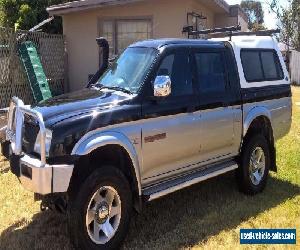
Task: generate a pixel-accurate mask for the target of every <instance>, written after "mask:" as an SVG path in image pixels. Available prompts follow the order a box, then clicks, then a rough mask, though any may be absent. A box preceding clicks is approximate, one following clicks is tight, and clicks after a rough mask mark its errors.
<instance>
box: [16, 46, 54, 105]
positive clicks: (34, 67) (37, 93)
mask: <svg viewBox="0 0 300 250" xmlns="http://www.w3.org/2000/svg"><path fill="white" fill-rule="evenodd" d="M19 54H20V58H21V60H22V63H23V66H24V69H25V72H26V75H27V78H28V81H29V85H30V88H31V91H32V94H33V98H34V101H35V102H37V103H38V102H41V101H43V100H47V99H49V98H51V97H52V93H51V90H50V88H49V85H48V81H47V78H46V75H45V72H44V69H43V66H42V63H41V60H40V57H39V55H38V52H37V49H36V47H35V45H34V43H33V42H31V41H26V42H23V43H21V44H20V46H19Z"/></svg>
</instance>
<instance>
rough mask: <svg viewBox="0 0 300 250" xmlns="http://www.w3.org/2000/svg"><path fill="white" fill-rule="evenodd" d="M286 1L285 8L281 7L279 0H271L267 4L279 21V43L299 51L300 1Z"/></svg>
mask: <svg viewBox="0 0 300 250" xmlns="http://www.w3.org/2000/svg"><path fill="white" fill-rule="evenodd" d="M287 1H288V4H287V5H285V6H282V5H281V4H280V1H279V0H271V1H270V2H268V4H269V7H270V10H271V11H272V12H274V13H275V14H276V16H277V18H278V20H279V22H278V27H279V28H280V29H281V34H280V36H279V39H280V41H282V42H283V43H285V44H286V45H287V46H288V47H290V46H291V47H293V48H294V49H296V50H298V51H300V0H287Z"/></svg>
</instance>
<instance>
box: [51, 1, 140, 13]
mask: <svg viewBox="0 0 300 250" xmlns="http://www.w3.org/2000/svg"><path fill="white" fill-rule="evenodd" d="M142 1H145V0H104V1H103V0H102V1H101V0H98V1H97V0H94V1H88V0H87V1H85V0H83V1H75V2H68V3H65V4H59V5H53V6H50V7H48V8H47V9H46V10H47V12H48V13H49V15H58V16H59V15H64V14H68V13H72V12H78V11H84V10H89V9H94V8H103V7H107V6H116V5H125V4H129V3H136V2H142Z"/></svg>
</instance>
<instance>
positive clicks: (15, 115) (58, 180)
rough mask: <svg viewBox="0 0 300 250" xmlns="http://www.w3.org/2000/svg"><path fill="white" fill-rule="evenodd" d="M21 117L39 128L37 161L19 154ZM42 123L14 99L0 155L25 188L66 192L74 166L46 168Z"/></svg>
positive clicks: (37, 114)
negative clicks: (5, 158) (7, 162)
mask: <svg viewBox="0 0 300 250" xmlns="http://www.w3.org/2000/svg"><path fill="white" fill-rule="evenodd" d="M24 114H26V115H29V116H31V117H32V118H33V119H35V120H36V121H37V123H38V124H39V127H40V134H41V136H40V145H41V155H40V158H36V157H34V156H31V155H28V154H24V152H22V137H23V127H24ZM45 130H46V128H45V124H44V121H43V117H42V115H41V114H40V113H39V112H37V111H36V110H32V109H30V108H29V107H28V106H25V105H24V104H23V102H22V101H21V100H19V99H18V98H16V97H14V98H13V100H12V102H11V104H10V108H9V112H8V124H7V129H6V142H5V143H2V146H3V147H5V148H2V152H3V153H4V155H5V156H6V157H7V158H9V160H10V165H11V171H12V172H13V173H14V174H15V175H16V176H17V177H18V178H19V180H20V182H21V184H22V185H23V186H24V188H25V189H27V190H29V191H31V192H34V193H38V194H41V195H46V194H51V193H64V192H67V190H68V187H69V184H70V179H71V176H72V173H73V169H74V165H68V164H65V165H64V164H60V165H49V164H47V162H46V147H45V137H46V132H45Z"/></svg>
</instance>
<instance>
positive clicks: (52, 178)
mask: <svg viewBox="0 0 300 250" xmlns="http://www.w3.org/2000/svg"><path fill="white" fill-rule="evenodd" d="M17 158H18V157H17ZM15 164H17V165H16V166H15V167H13V166H12V168H15V169H16V170H15V171H14V172H15V174H16V175H17V176H18V173H17V172H18V170H19V176H18V178H19V180H20V182H21V184H22V185H23V187H24V188H25V189H27V190H29V191H31V192H34V193H38V194H42V195H46V194H51V193H64V192H66V191H67V190H68V187H69V183H70V179H71V177H72V173H73V168H74V165H48V164H46V165H45V166H43V167H41V161H40V160H39V159H36V158H34V157H32V156H29V155H24V156H22V157H20V161H19V164H18V160H16V161H15Z"/></svg>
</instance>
